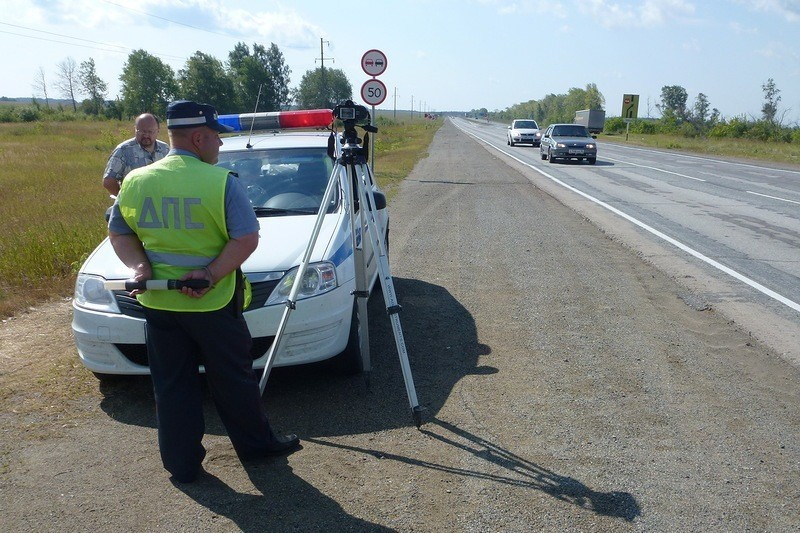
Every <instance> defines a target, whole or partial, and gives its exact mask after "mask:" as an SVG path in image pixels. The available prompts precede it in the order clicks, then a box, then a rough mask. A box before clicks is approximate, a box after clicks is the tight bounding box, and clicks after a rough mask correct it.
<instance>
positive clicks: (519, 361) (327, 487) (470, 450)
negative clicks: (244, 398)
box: [0, 123, 800, 533]
mask: <svg viewBox="0 0 800 533" xmlns="http://www.w3.org/2000/svg"><path fill="white" fill-rule="evenodd" d="M532 179H533V178H532V177H530V176H528V175H526V174H525V173H523V172H522V171H521V170H520V169H518V168H513V167H511V166H509V165H507V164H505V163H504V162H503V161H500V160H499V159H497V158H496V156H494V155H492V154H490V153H489V152H488V151H487V150H485V149H484V148H482V147H481V146H480V145H478V144H477V143H475V142H474V141H472V140H471V139H470V138H469V137H467V136H466V135H464V134H462V133H460V132H459V131H458V130H457V129H455V128H454V127H453V126H452V125H450V124H449V123H447V124H446V125H445V126H444V127H443V128H442V130H440V132H439V133H438V134H437V136H436V138H435V139H434V142H433V145H432V146H431V149H430V156H429V157H428V158H426V159H425V160H423V161H421V162H420V163H419V164H418V165H417V167H416V168H415V169H414V171H413V172H412V173H411V175H410V176H409V178H408V179H407V180H406V181H405V182H404V184H403V186H402V188H401V190H400V191H399V194H398V195H397V197H396V198H395V199H394V200H393V202H392V204H391V205H390V209H391V217H392V221H391V233H390V241H391V264H392V273H393V275H394V278H395V287H396V290H397V294H398V298H399V301H400V303H401V304H402V306H403V312H402V314H401V320H402V325H403V332H404V336H405V341H406V343H407V346H408V351H409V354H410V359H411V366H412V371H413V376H414V381H415V385H416V391H417V395H418V397H419V401H420V404H421V405H422V406H423V407H425V409H426V411H425V413H424V415H423V424H422V426H421V427H420V428H417V427H415V425H414V424H413V421H412V417H411V413H410V410H409V403H408V399H407V396H406V389H405V387H404V383H403V375H402V372H401V370H400V365H399V363H398V358H397V354H396V351H395V346H394V340H393V337H392V332H391V327H390V325H389V321H388V319H387V318H386V315H385V313H384V309H383V301H382V298H381V297H380V295H378V297H375V296H373V298H372V299H371V300H370V317H371V318H370V341H371V346H372V350H371V351H372V357H373V370H372V372H371V373H370V376H369V380H366V379H364V377H363V376H354V377H342V376H338V375H332V374H331V373H330V372H329V371H328V370H326V369H325V368H324V367H321V366H311V367H305V368H298V369H275V370H274V371H273V373H272V376H271V378H270V382H269V384H268V386H267V392H266V394H265V399H264V401H265V402H266V405H267V408H268V411H269V413H270V418H271V421H272V423H273V425H274V426H275V427H276V428H277V429H280V430H284V431H293V432H296V433H297V434H298V435H300V437H301V439H302V441H303V448H302V449H301V450H300V451H298V452H296V453H294V454H293V455H291V456H289V457H287V458H280V459H274V460H271V461H266V462H263V463H258V464H248V465H242V464H241V463H240V462H239V461H238V460H237V458H236V456H235V454H234V452H233V450H232V448H231V446H230V443H229V441H228V440H227V437H226V436H225V432H224V429H223V428H222V427H221V424H220V422H219V419H218V418H217V416H216V413H215V412H214V409H213V406H212V404H211V402H210V400H209V401H208V402H207V405H206V415H207V416H206V421H207V437H206V439H205V441H204V444H205V445H206V447H207V448H208V455H207V457H206V460H205V462H204V469H205V471H206V473H205V474H204V475H203V476H202V477H201V479H199V480H198V481H197V482H196V483H194V484H191V485H181V486H178V485H173V484H172V483H171V482H170V481H169V478H168V475H167V474H166V472H165V471H164V470H163V469H162V467H161V464H160V460H159V457H158V446H157V442H156V431H155V427H154V422H155V416H154V407H153V398H152V391H151V389H150V383H149V380H148V379H147V378H130V379H121V380H118V381H114V382H110V383H102V384H101V383H99V382H98V381H97V380H96V379H95V378H94V377H93V376H92V375H91V373H89V372H88V371H86V370H85V369H84V368H83V367H82V366H81V365H80V363H79V362H78V360H77V355H76V352H75V348H74V344H73V342H72V339H71V334H70V320H71V303H70V302H69V301H57V302H50V303H47V304H43V305H42V306H40V307H39V308H37V309H32V310H31V311H30V312H29V313H26V314H24V315H21V316H18V317H15V318H13V319H10V320H7V321H4V322H3V323H2V325H0V439H1V441H0V530H1V531H4V532H5V531H8V532H50V531H53V532H55V531H59V532H62V531H70V532H80V531H92V532H95V531H108V532H117V531H119V532H123V531H125V532H128V531H137V532H139V531H153V532H161V531H197V532H205V531H209V532H228V531H245V532H266V531H269V532H326V533H334V532H384V531H385V532H389V531H399V532H476V533H477V532H481V533H483V532H520V533H521V532H531V531H545V532H550V531H552V532H597V531H610V532H627V531H647V532H694V531H697V532H701V531H702V532H745V531H753V532H756V531H763V532H787V531H800V507H798V504H797V502H798V501H800V438H798V437H800V387H798V384H800V371H798V368H797V367H796V366H795V365H793V364H791V363H789V362H787V360H786V359H785V358H782V357H781V356H780V354H778V353H776V352H775V351H773V350H772V349H770V348H768V347H767V346H766V345H763V344H760V343H759V342H757V341H756V340H755V339H754V338H753V337H752V336H750V335H749V334H748V332H746V331H742V330H741V329H740V327H739V325H738V324H737V323H736V322H735V321H732V320H731V319H729V318H727V317H725V316H723V315H722V314H721V313H720V312H718V311H717V310H715V308H714V306H713V305H711V304H710V303H708V302H704V301H702V298H701V296H699V295H698V294H693V293H692V292H691V291H690V290H689V289H688V288H687V287H686V286H685V285H683V284H679V283H678V282H677V281H676V280H675V279H673V276H670V275H668V274H665V273H662V271H660V270H658V269H656V268H655V267H654V266H653V264H651V263H650V262H645V261H643V260H642V259H641V257H640V256H639V255H637V253H635V252H634V251H632V250H631V249H630V248H629V247H627V246H626V245H624V243H622V242H620V241H619V240H618V239H617V238H612V236H610V235H609V234H608V233H605V232H603V231H600V230H599V229H598V228H597V227H596V226H594V225H593V224H592V223H590V222H589V221H587V220H586V219H585V218H584V217H583V216H581V215H579V214H576V213H575V212H574V211H573V210H571V209H569V208H567V207H565V206H564V205H562V204H561V203H560V202H559V201H557V200H556V199H555V198H554V197H553V196H551V195H549V194H547V193H546V192H544V191H543V190H542V189H540V188H538V187H537V186H535V185H534V183H533V182H532Z"/></svg>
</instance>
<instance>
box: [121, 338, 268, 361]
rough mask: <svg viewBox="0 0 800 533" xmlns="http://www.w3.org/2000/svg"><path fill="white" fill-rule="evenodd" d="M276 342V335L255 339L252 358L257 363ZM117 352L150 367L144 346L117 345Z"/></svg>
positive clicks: (251, 352) (251, 353) (251, 351)
mask: <svg viewBox="0 0 800 533" xmlns="http://www.w3.org/2000/svg"><path fill="white" fill-rule="evenodd" d="M274 340H275V336H274V335H270V336H269V337H254V338H253V346H252V347H251V348H250V357H251V358H252V359H253V360H254V361H255V360H256V359H258V358H259V357H261V356H262V355H264V354H265V353H267V350H269V347H270V346H272V341H274ZM114 346H116V347H117V350H119V351H120V353H122V355H124V356H125V358H126V359H127V360H128V361H130V362H131V363H133V364H136V365H140V366H150V361H149V360H148V359H147V346H146V345H144V344H115V345H114Z"/></svg>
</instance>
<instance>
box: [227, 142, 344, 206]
mask: <svg viewBox="0 0 800 533" xmlns="http://www.w3.org/2000/svg"><path fill="white" fill-rule="evenodd" d="M217 166H220V167H224V168H227V169H229V170H231V171H232V172H235V173H236V174H237V175H238V177H239V180H240V182H241V183H242V185H243V186H244V188H245V190H246V191H247V198H248V199H249V200H250V203H251V204H253V208H254V209H255V211H256V214H257V215H259V216H269V215H286V214H298V213H301V214H302V213H307V214H314V213H317V212H318V211H319V207H320V204H321V203H322V197H323V196H324V195H325V188H326V187H327V185H328V178H329V177H330V175H331V172H332V170H333V160H332V159H331V158H330V157H328V155H327V151H326V149H325V148H287V149H272V150H262V151H257V150H248V151H241V152H220V154H219V162H218V163H217ZM338 202H339V191H338V189H337V190H335V192H334V197H333V199H332V200H331V203H330V205H329V206H328V211H330V210H331V209H332V208H333V207H335V206H336V205H337V204H338Z"/></svg>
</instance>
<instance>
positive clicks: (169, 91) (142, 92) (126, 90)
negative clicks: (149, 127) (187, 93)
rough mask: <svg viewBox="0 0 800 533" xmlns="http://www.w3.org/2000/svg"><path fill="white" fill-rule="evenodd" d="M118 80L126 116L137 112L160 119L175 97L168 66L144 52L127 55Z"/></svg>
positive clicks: (173, 78) (170, 68)
mask: <svg viewBox="0 0 800 533" xmlns="http://www.w3.org/2000/svg"><path fill="white" fill-rule="evenodd" d="M119 80H120V81H121V82H122V104H123V110H124V113H125V114H126V115H127V116H129V117H133V116H136V115H139V114H141V113H155V114H156V115H161V116H164V115H165V114H166V110H167V104H168V103H169V102H171V101H172V100H174V99H175V96H176V95H177V94H178V82H177V81H176V80H175V72H174V71H173V70H172V67H170V66H169V65H167V64H165V63H164V62H163V61H161V60H160V59H158V58H157V57H155V56H153V55H150V54H148V53H147V52H146V51H144V50H134V51H133V52H131V54H130V55H129V56H128V60H127V62H126V63H125V65H123V67H122V74H121V75H120V77H119Z"/></svg>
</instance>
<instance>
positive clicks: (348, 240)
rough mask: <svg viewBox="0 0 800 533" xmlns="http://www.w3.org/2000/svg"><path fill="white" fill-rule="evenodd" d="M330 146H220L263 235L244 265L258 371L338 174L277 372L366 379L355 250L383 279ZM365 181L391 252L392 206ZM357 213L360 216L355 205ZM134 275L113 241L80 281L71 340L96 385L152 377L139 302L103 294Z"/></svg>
mask: <svg viewBox="0 0 800 533" xmlns="http://www.w3.org/2000/svg"><path fill="white" fill-rule="evenodd" d="M293 113H299V112H293ZM258 115H264V113H259V114H258ZM242 117H245V115H242ZM224 118H225V117H224V116H222V117H220V120H221V121H222V120H223V119H224ZM243 120H244V119H243ZM328 123H330V121H329V122H328ZM243 129H244V128H243ZM245 131H246V130H245ZM330 137H331V134H330V132H320V131H304V132H293V133H275V132H272V133H266V134H258V135H252V136H248V135H242V136H234V137H223V143H224V144H223V146H222V147H221V148H220V155H219V163H218V165H219V166H223V167H226V168H229V169H231V171H233V172H236V173H237V174H238V176H239V179H240V180H242V182H243V184H244V185H245V187H246V189H247V194H248V197H249V198H250V201H251V203H252V204H253V209H254V210H255V212H256V215H257V217H258V221H259V223H260V226H261V230H260V237H261V238H260V240H259V244H258V248H257V249H256V251H255V252H254V253H253V254H252V255H251V256H250V258H248V260H247V261H246V262H245V263H244V264H243V265H242V270H243V272H244V273H245V275H246V276H247V278H248V279H249V281H250V283H251V284H252V287H253V299H252V302H251V303H250V306H249V307H248V308H247V309H246V310H245V312H244V316H245V318H246V320H247V324H248V326H249V328H250V332H251V334H252V336H253V349H252V357H253V365H254V367H255V368H263V366H264V364H265V362H266V354H267V352H268V350H269V347H270V345H271V344H272V341H273V339H274V336H275V334H276V332H277V329H278V323H279V321H280V319H281V316H282V315H283V312H284V310H285V308H286V304H285V302H286V300H287V296H288V294H289V291H290V289H291V286H292V282H293V280H294V277H295V275H296V273H297V267H298V266H299V265H300V262H301V260H302V257H303V254H304V252H305V251H306V248H307V247H308V244H309V242H310V239H311V234H312V229H313V227H314V224H315V222H316V220H317V212H318V210H319V209H320V204H321V202H322V199H323V194H324V191H325V188H326V185H327V184H328V180H329V177H330V176H331V174H332V170H333V169H334V167H335V168H337V169H338V172H337V175H336V176H335V178H334V179H335V180H336V186H335V191H334V195H333V199H332V200H331V201H330V202H329V203H328V205H327V206H326V214H325V216H324V220H323V222H322V225H321V230H320V233H319V236H318V238H317V240H316V244H315V247H314V250H313V252H312V255H311V259H310V261H311V262H310V265H309V268H308V269H307V270H306V273H305V276H304V277H303V284H302V289H301V291H300V293H299V296H298V301H297V307H296V309H295V310H293V311H292V312H291V314H290V317H289V321H288V323H287V326H286V330H285V332H284V334H283V337H282V341H281V344H280V350H279V353H278V356H277V358H276V360H275V361H274V366H289V365H298V364H304V363H311V362H317V361H322V360H325V359H330V358H334V357H337V356H338V357H339V362H340V363H341V366H342V367H343V368H344V369H345V370H347V371H349V372H358V371H360V370H361V352H360V347H359V338H360V334H361V332H360V329H359V320H358V311H357V309H358V306H357V305H356V301H355V296H354V295H353V291H354V290H355V275H356V271H355V259H354V244H355V246H356V247H361V246H363V249H364V257H365V265H366V272H367V279H368V280H369V288H370V290H371V289H372V287H373V286H374V284H375V280H376V278H377V257H376V256H375V253H374V252H377V251H374V250H373V249H372V245H371V239H369V238H365V239H363V245H362V242H361V240H362V239H361V233H362V232H361V228H360V226H358V225H356V231H355V232H354V231H353V230H352V229H351V228H352V224H351V220H350V212H349V211H350V203H349V201H348V197H347V195H348V194H349V192H348V191H349V190H350V189H348V187H347V186H346V185H347V172H346V167H345V166H336V165H335V160H334V159H333V158H332V157H331V155H329V150H331V151H333V152H334V156H335V157H338V156H339V155H340V154H341V139H340V138H339V136H338V135H336V136H335V137H334V139H333V146H332V147H331V148H329V139H330ZM364 167H365V168H366V167H367V165H364ZM367 170H368V169H367ZM366 179H367V180H368V182H369V185H370V188H371V189H372V191H373V194H374V195H375V196H374V197H375V203H376V207H378V211H377V212H376V215H377V216H376V218H377V219H378V220H379V222H380V224H379V227H381V228H383V229H384V231H385V233H384V236H383V238H384V242H385V243H386V246H387V247H388V213H387V210H386V199H385V196H384V195H383V194H382V193H381V191H380V190H379V189H378V187H377V185H376V184H375V183H374V181H373V178H372V175H371V172H369V171H368V172H366ZM355 205H356V210H358V209H359V207H358V203H357V202H355ZM353 233H355V236H353ZM131 276H132V272H131V271H130V269H128V268H127V267H126V266H125V265H123V264H122V262H121V261H120V260H119V259H118V258H117V256H116V254H115V253H114V250H113V249H112V247H111V243H110V242H109V241H108V239H105V240H104V241H103V242H102V243H100V245H99V246H98V247H97V248H96V249H95V250H94V251H93V252H92V253H91V255H90V256H89V257H88V259H87V260H86V262H85V263H84V264H83V266H82V267H81V269H80V272H79V273H78V277H77V281H76V285H75V295H74V299H73V322H72V331H73V335H74V338H75V343H76V345H77V349H78V354H79V356H80V360H81V362H82V363H83V364H84V365H85V366H86V368H88V369H89V370H91V371H93V372H94V373H95V375H97V376H98V378H103V377H105V376H107V375H110V374H148V373H149V367H148V359H147V350H146V347H145V328H144V318H143V314H142V309H141V306H140V304H139V302H138V301H137V300H136V299H135V298H132V297H131V296H130V295H129V294H128V293H127V292H125V291H110V290H106V289H105V288H104V281H106V280H124V279H129V278H130V277H131Z"/></svg>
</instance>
